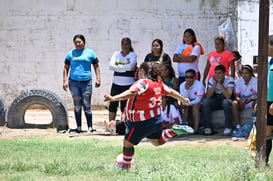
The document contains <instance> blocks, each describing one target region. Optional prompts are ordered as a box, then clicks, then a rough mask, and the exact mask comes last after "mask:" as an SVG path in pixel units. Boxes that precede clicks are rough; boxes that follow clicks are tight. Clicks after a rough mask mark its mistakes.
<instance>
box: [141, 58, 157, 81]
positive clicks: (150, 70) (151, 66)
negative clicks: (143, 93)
mask: <svg viewBox="0 0 273 181" xmlns="http://www.w3.org/2000/svg"><path fill="white" fill-rule="evenodd" d="M161 66H162V65H161V64H158V63H150V62H143V63H142V64H140V66H139V69H143V70H144V72H145V75H148V77H149V78H152V79H153V80H158V77H159V76H160V75H161Z"/></svg>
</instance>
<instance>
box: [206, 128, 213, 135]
mask: <svg viewBox="0 0 273 181" xmlns="http://www.w3.org/2000/svg"><path fill="white" fill-rule="evenodd" d="M211 133H212V132H211V128H205V130H204V134H205V135H211Z"/></svg>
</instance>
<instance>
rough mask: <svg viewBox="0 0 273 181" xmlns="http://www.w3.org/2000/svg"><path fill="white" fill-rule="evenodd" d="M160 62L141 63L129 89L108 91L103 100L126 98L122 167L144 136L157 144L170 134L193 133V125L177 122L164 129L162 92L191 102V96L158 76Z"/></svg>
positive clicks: (120, 168)
mask: <svg viewBox="0 0 273 181" xmlns="http://www.w3.org/2000/svg"><path fill="white" fill-rule="evenodd" d="M160 66H161V65H160V64H153V65H150V64H149V63H146V62H144V63H142V64H141V65H140V68H139V69H140V70H139V77H140V78H142V79H140V80H138V81H137V82H135V83H134V84H133V85H132V86H131V87H130V89H129V90H127V91H125V92H123V93H121V94H119V95H116V96H110V95H107V94H106V95H105V96H104V98H105V99H104V101H120V100H126V99H128V100H127V104H126V114H127V118H128V121H127V128H126V131H125V137H124V142H123V163H122V164H121V166H120V167H119V168H118V169H119V170H124V169H128V168H129V167H130V165H131V161H132V159H133V156H134V145H137V144H138V143H139V142H140V141H141V140H142V139H143V138H145V137H146V138H149V139H150V141H151V143H152V144H153V145H155V146H159V145H162V144H164V143H166V142H167V141H168V140H169V139H170V138H172V137H174V136H177V135H181V134H186V133H193V129H192V128H191V127H189V126H187V125H179V126H178V125H177V126H174V127H173V128H172V129H166V130H163V129H162V125H163V123H162V118H161V115H160V112H161V110H160V109H161V108H160V106H161V102H162V100H161V99H162V95H168V96H172V97H174V98H176V99H178V100H179V101H180V102H181V103H183V104H186V103H189V102H190V101H189V99H185V98H184V97H182V96H181V95H180V94H179V93H178V92H177V91H175V90H173V89H171V88H169V87H168V86H166V85H165V84H164V83H162V82H161V81H160V80H159V76H160V71H161V67H160Z"/></svg>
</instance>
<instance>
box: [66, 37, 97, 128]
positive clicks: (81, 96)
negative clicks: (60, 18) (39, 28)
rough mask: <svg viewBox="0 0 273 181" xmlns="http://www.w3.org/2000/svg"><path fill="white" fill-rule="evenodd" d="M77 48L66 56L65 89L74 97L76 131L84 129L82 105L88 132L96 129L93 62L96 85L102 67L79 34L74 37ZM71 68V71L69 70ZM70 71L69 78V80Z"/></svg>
mask: <svg viewBox="0 0 273 181" xmlns="http://www.w3.org/2000/svg"><path fill="white" fill-rule="evenodd" d="M73 42H74V45H75V49H73V50H71V51H69V52H68V54H67V56H66V58H65V65H64V70H63V89H64V90H65V91H67V90H68V87H69V90H70V92H71V94H72V97H73V103H74V113H75V118H76V123H77V129H76V131H77V132H78V133H80V132H81V131H82V121H81V115H82V107H83V108H84V113H85V117H86V121H87V126H88V132H93V131H96V130H95V129H94V128H93V125H92V110H91V96H92V73H91V64H93V68H94V70H95V74H96V82H95V87H99V86H100V68H99V64H98V63H99V60H98V58H97V56H96V54H95V52H94V51H93V50H91V49H88V48H85V38H84V36H83V35H81V34H78V35H75V36H74V38H73ZM69 70H70V71H69ZM68 72H69V80H68Z"/></svg>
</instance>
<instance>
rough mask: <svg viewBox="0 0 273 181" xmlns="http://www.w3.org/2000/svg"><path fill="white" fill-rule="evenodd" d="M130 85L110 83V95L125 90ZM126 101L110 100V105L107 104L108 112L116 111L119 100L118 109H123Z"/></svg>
mask: <svg viewBox="0 0 273 181" xmlns="http://www.w3.org/2000/svg"><path fill="white" fill-rule="evenodd" d="M130 86H131V85H126V86H121V85H116V84H114V83H113V84H112V88H111V96H115V95H118V94H120V93H122V92H124V91H126V90H128V89H129V88H130ZM126 101H127V100H124V101H116V102H110V105H109V112H114V113H116V112H117V109H118V104H119V102H120V110H121V112H123V111H124V108H125V106H126Z"/></svg>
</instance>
